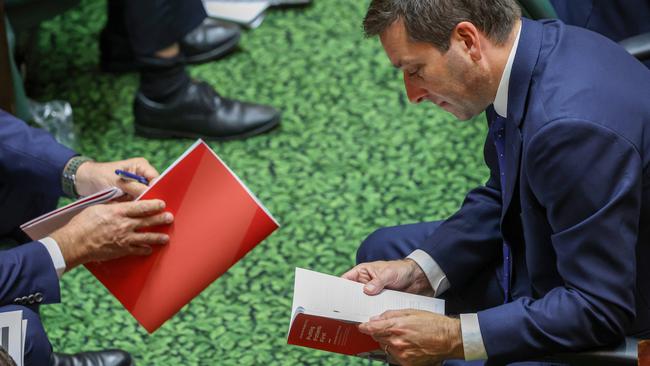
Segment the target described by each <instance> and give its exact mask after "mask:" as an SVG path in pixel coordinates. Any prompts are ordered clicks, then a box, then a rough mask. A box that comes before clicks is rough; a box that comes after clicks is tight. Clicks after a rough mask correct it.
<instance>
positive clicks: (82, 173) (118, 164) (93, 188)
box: [76, 158, 159, 198]
mask: <svg viewBox="0 0 650 366" xmlns="http://www.w3.org/2000/svg"><path fill="white" fill-rule="evenodd" d="M116 169H120V170H124V171H127V172H130V173H134V174H137V175H140V176H143V177H145V178H147V180H148V181H149V182H151V181H152V180H154V179H155V178H157V177H158V176H159V174H158V171H156V168H154V167H153V166H151V164H149V162H148V161H147V160H146V159H144V158H133V159H128V160H121V161H115V162H110V163H97V162H93V161H89V162H86V163H83V164H81V166H79V169H78V170H77V174H76V189H77V193H79V194H80V195H82V196H88V195H90V194H93V193H95V192H98V191H101V190H102V189H106V188H108V187H117V188H120V189H121V190H122V191H124V193H126V194H128V195H129V196H131V197H132V198H135V197H137V196H139V195H140V194H141V193H142V192H144V191H145V190H146V189H147V186H145V185H144V184H142V183H138V182H130V181H125V180H123V179H120V177H119V176H118V175H117V174H115V170H116Z"/></svg>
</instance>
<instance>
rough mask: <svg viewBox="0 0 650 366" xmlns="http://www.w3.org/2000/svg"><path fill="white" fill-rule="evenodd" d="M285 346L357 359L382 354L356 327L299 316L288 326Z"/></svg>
mask: <svg viewBox="0 0 650 366" xmlns="http://www.w3.org/2000/svg"><path fill="white" fill-rule="evenodd" d="M287 343H288V344H293V345H296V346H303V347H309V348H315V349H320V350H323V351H328V352H335V353H342V354H344V355H352V356H361V357H364V355H369V354H371V353H373V352H374V353H382V352H381V347H380V346H379V343H377V341H375V340H374V339H372V337H371V336H369V335H367V334H363V333H361V332H360V331H359V323H357V322H350V321H345V320H341V319H335V318H328V317H325V316H318V315H313V314H307V313H303V312H299V313H298V314H296V317H295V319H294V320H293V322H292V323H291V329H290V330H289V338H288V340H287Z"/></svg>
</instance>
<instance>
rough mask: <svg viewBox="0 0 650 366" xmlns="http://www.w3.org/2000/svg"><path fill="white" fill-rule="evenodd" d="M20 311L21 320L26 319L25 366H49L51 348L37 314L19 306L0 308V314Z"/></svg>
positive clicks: (30, 309)
mask: <svg viewBox="0 0 650 366" xmlns="http://www.w3.org/2000/svg"><path fill="white" fill-rule="evenodd" d="M16 310H22V312H23V319H27V334H26V336H25V363H24V365H25V366H47V365H50V364H51V357H52V346H51V345H50V341H49V340H48V338H47V334H45V329H43V324H42V323H41V319H40V317H39V316H38V313H37V312H36V311H34V310H33V309H32V308H29V307H26V306H19V305H6V306H0V313H5V312H9V311H16Z"/></svg>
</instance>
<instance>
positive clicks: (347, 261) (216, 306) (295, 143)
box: [30, 0, 487, 365]
mask: <svg viewBox="0 0 650 366" xmlns="http://www.w3.org/2000/svg"><path fill="white" fill-rule="evenodd" d="M366 6H367V1H353V0H315V3H314V4H313V6H311V7H309V8H306V9H286V10H274V11H272V12H270V13H269V14H268V16H267V18H266V20H265V22H264V24H263V25H262V26H261V27H260V28H258V29H256V30H253V31H247V32H246V33H245V34H244V35H243V38H242V41H241V50H240V51H239V52H237V53H235V54H233V55H231V56H229V57H227V58H226V59H224V60H220V61H218V62H213V63H210V64H205V65H200V66H196V67H192V68H191V73H192V75H193V76H194V77H196V78H200V79H203V80H206V81H208V82H210V83H211V84H212V85H214V86H215V87H217V89H218V90H219V91H220V92H221V93H222V94H224V95H227V96H236V97H238V98H240V99H244V100H252V101H257V102H261V103H268V104H272V105H274V106H276V107H277V108H279V109H281V110H282V111H283V116H282V125H281V127H280V128H279V129H277V130H275V131H273V132H271V133H269V134H266V135H263V136H258V137H255V138H251V139H248V140H245V141H235V142H228V143H211V144H210V145H211V146H212V147H213V149H214V150H215V151H216V152H217V154H219V155H220V156H221V157H222V158H223V159H224V160H225V161H226V162H227V163H228V164H229V165H230V166H231V168H232V169H233V170H234V171H235V172H236V173H237V174H238V175H239V176H240V177H241V178H242V179H243V180H244V181H245V182H246V183H247V185H248V186H249V187H250V189H251V190H252V191H253V192H255V194H256V195H257V196H258V197H259V198H260V199H261V201H262V202H263V203H264V204H265V205H266V206H267V207H268V209H269V210H270V211H271V212H272V213H273V214H274V216H275V217H276V218H277V219H278V220H279V221H280V223H281V224H282V227H281V228H280V229H279V230H278V231H277V232H276V233H274V234H273V235H272V236H271V237H269V238H268V239H267V240H266V241H264V242H263V243H262V244H260V245H259V246H258V247H257V248H256V249H255V250H253V251H252V252H251V253H250V254H249V255H247V256H246V257H245V258H244V259H243V260H242V261H241V262H239V263H238V264H236V265H235V266H234V267H233V268H232V269H231V270H230V271H229V272H228V273H227V274H226V275H224V276H223V277H221V278H220V279H218V280H217V281H216V282H215V283H213V284H212V285H211V286H209V287H208V288H207V289H206V290H205V291H204V292H203V293H202V294H201V295H200V296H198V297H197V298H196V299H195V300H194V301H192V302H191V303H190V304H189V305H187V306H186V307H185V308H183V309H182V310H181V311H180V313H178V314H177V315H176V316H175V317H174V318H172V319H171V320H170V321H168V322H167V323H166V324H165V325H164V326H163V327H162V328H161V329H159V330H158V331H157V332H156V333H154V334H153V335H148V334H147V333H146V331H144V329H143V328H141V327H140V326H139V325H138V324H137V323H136V321H135V320H134V319H133V318H131V316H130V315H129V314H128V313H127V312H126V311H125V310H124V309H123V308H122V307H121V305H120V304H119V303H118V302H117V301H116V300H115V299H114V298H113V297H112V296H111V295H110V294H109V293H108V292H107V291H106V290H105V289H104V288H103V287H102V286H101V285H100V284H99V282H98V281H96V280H95V279H94V277H92V276H91V275H90V273H89V272H88V271H86V270H85V269H83V268H77V269H75V270H74V271H72V272H70V273H68V274H66V275H65V276H64V278H63V280H62V304H59V305H51V306H46V307H44V308H43V309H42V315H43V318H44V322H45V325H46V328H47V330H48V332H49V335H50V338H51V341H52V344H53V346H54V348H55V350H57V351H62V352H77V351H81V350H89V349H101V348H107V347H119V348H123V349H125V350H128V351H129V352H131V353H132V354H133V355H135V357H136V359H137V362H138V365H361V364H367V362H364V361H362V360H360V359H355V358H350V357H343V356H339V355H334V354H329V353H326V352H320V351H315V350H310V349H304V348H299V347H293V346H288V345H286V334H287V325H288V322H289V316H290V307H291V296H292V291H293V273H294V267H296V266H300V267H304V268H310V269H314V270H317V271H321V272H326V273H331V274H341V273H343V272H344V271H345V270H347V269H349V268H350V267H351V266H353V264H354V257H355V251H356V248H357V246H358V245H359V243H360V242H361V241H362V240H363V239H364V238H365V237H366V236H367V235H368V234H370V233H371V232H372V231H373V230H375V229H376V228H378V227H382V226H390V225H398V224H406V223H412V222H418V221H423V220H435V219H441V218H444V217H446V216H448V215H449V214H451V213H453V212H454V211H455V210H456V209H457V207H458V206H459V205H460V202H461V201H462V199H463V197H464V195H465V193H466V192H467V191H468V190H469V189H470V188H472V187H474V186H476V185H477V184H480V183H481V182H483V180H484V179H485V178H486V177H487V170H486V169H485V168H484V167H483V158H482V144H483V139H484V134H485V130H486V126H485V122H484V119H483V118H477V119H476V120H474V121H470V122H459V121H456V120H455V118H454V117H453V116H451V115H449V114H447V113H445V112H444V111H441V110H440V109H438V108H437V107H435V106H434V105H432V104H430V103H427V104H423V105H417V106H414V105H410V104H409V103H408V101H407V99H406V97H405V95H404V91H403V84H402V80H401V75H400V74H399V72H398V71H397V70H394V69H393V68H392V67H391V65H390V63H389V62H388V59H387V58H386V56H385V55H384V53H383V51H382V49H381V46H380V44H379V42H378V40H377V39H371V40H366V39H364V38H363V35H362V30H361V21H362V18H363V15H364V14H365V9H366ZM105 7H106V4H105V0H102V1H95V0H92V1H91V0H88V1H82V4H81V6H80V7H79V8H77V9H75V10H74V11H71V12H68V13H66V14H64V15H63V16H61V17H58V18H56V19H54V20H52V21H50V22H48V23H46V24H45V25H44V29H43V32H42V33H41V34H40V36H39V38H38V49H37V52H36V55H37V58H36V60H35V67H33V68H32V69H31V70H30V72H31V77H32V80H33V81H34V82H33V84H32V86H31V96H32V97H34V98H35V99H37V100H40V101H45V100H51V99H63V100H67V101H69V102H70V103H71V104H72V106H73V109H74V118H75V123H76V124H77V126H78V127H79V133H80V147H79V149H80V151H81V152H82V153H84V154H86V155H89V156H93V157H95V158H96V159H99V160H116V159H123V158H128V157H133V156H144V157H146V158H147V159H149V160H150V161H151V162H152V163H153V165H154V166H156V167H157V168H158V169H159V170H161V171H162V170H163V169H164V168H166V167H167V165H168V164H170V163H171V162H172V161H173V160H175V159H176V157H177V156H178V155H179V154H181V153H182V152H183V151H184V150H185V149H186V148H187V147H188V146H189V145H190V144H191V143H192V142H193V141H191V140H164V141H163V140H147V139H143V138H139V137H136V136H134V134H133V118H132V115H131V103H132V98H133V95H134V92H135V89H136V87H137V75H136V74H126V75H119V76H115V75H109V74H102V73H100V72H99V71H98V67H97V64H98V42H97V38H98V33H99V31H100V29H101V27H102V26H103V23H104V21H105Z"/></svg>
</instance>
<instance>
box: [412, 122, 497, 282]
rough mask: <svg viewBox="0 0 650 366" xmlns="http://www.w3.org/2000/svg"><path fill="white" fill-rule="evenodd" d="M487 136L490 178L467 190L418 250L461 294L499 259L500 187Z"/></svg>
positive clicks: (492, 151) (494, 154) (492, 143)
mask: <svg viewBox="0 0 650 366" xmlns="http://www.w3.org/2000/svg"><path fill="white" fill-rule="evenodd" d="M489 135H490V134H488V138H487V139H486V142H485V147H484V158H485V162H486V164H487V165H488V168H489V169H490V177H489V179H488V181H487V182H486V183H485V185H484V186H481V187H478V188H476V189H474V190H472V191H470V192H469V193H468V194H467V196H466V197H465V200H464V202H463V204H462V206H461V207H460V209H459V210H458V211H457V212H456V213H455V214H454V215H453V216H451V217H450V218H448V219H447V220H445V221H444V222H443V223H442V224H441V225H440V227H439V228H438V229H437V230H436V231H435V232H434V233H433V235H432V236H431V237H429V238H427V240H426V241H425V242H424V244H423V245H422V247H421V248H420V249H422V250H424V251H425V252H427V254H429V255H430V256H431V258H433V260H434V261H435V262H436V263H437V264H438V265H439V266H440V268H441V269H442V271H443V272H444V273H445V275H446V276H447V280H448V281H449V284H450V287H451V288H454V289H458V290H460V291H462V289H463V288H464V287H465V285H466V284H468V283H469V282H470V281H471V280H472V279H473V278H474V276H475V274H476V273H477V272H478V271H481V270H483V269H484V268H485V267H486V266H487V265H489V264H490V263H493V262H494V261H498V260H501V257H502V252H501V244H502V243H503V239H502V235H501V232H500V230H499V225H500V220H501V209H502V199H501V185H500V183H499V169H498V163H497V161H496V156H497V155H496V151H495V147H494V142H493V140H492V139H491V137H490V136H489Z"/></svg>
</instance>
